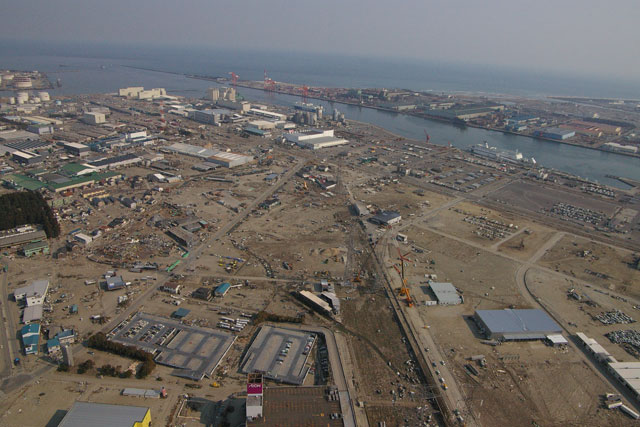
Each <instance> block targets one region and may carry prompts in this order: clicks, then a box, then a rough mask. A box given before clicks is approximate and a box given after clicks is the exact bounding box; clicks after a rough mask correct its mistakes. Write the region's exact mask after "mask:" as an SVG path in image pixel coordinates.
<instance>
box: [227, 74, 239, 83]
mask: <svg viewBox="0 0 640 427" xmlns="http://www.w3.org/2000/svg"><path fill="white" fill-rule="evenodd" d="M229 74H231V84H232V85H234V86H235V85H236V83H238V77H239V76H238V75H237V74H236V73H234V72H233V71H232V72H230V73H229Z"/></svg>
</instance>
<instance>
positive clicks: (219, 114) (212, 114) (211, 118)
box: [189, 108, 233, 125]
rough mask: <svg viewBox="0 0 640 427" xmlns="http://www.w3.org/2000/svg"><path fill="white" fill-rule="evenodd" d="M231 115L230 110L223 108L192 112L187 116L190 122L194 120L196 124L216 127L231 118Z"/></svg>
mask: <svg viewBox="0 0 640 427" xmlns="http://www.w3.org/2000/svg"><path fill="white" fill-rule="evenodd" d="M232 115H233V113H232V112H231V110H227V109H224V108H215V109H207V110H194V111H192V112H191V113H190V114H189V118H190V119H191V120H195V121H196V122H198V123H205V124H208V125H217V124H218V123H222V122H223V121H225V120H227V119H228V118H229V117H231V116H232Z"/></svg>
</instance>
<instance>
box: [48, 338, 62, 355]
mask: <svg viewBox="0 0 640 427" xmlns="http://www.w3.org/2000/svg"><path fill="white" fill-rule="evenodd" d="M56 351H60V340H58V338H51V339H50V340H47V353H49V354H51V353H55V352H56Z"/></svg>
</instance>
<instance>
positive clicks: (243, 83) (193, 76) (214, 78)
mask: <svg viewBox="0 0 640 427" xmlns="http://www.w3.org/2000/svg"><path fill="white" fill-rule="evenodd" d="M124 67H127V68H133V69H138V70H144V71H153V72H158V73H166V74H173V75H178V76H184V77H187V78H191V79H196V80H204V81H212V82H215V83H218V84H231V81H230V80H229V79H228V78H227V77H221V76H203V75H198V74H188V73H180V72H175V71H163V70H157V69H153V68H145V67H135V66H130V65H125V66H124ZM251 83H256V85H252V84H251ZM284 84H286V85H290V87H291V88H292V89H294V88H296V89H300V90H302V87H301V86H299V85H296V84H293V83H284ZM235 86H236V87H242V88H246V89H253V90H261V91H263V92H273V93H278V94H281V95H289V96H297V97H299V98H303V96H302V95H301V94H299V93H296V92H294V91H286V90H282V89H265V88H264V87H262V86H261V82H257V81H256V82H254V81H239V82H237V83H236V84H235ZM306 98H307V99H317V100H319V101H324V102H329V103H336V104H342V105H350V106H353V107H360V108H369V109H372V110H378V111H384V112H386V113H395V114H402V115H407V116H412V117H418V118H421V119H426V120H433V121H438V122H441V123H448V124H451V125H452V126H466V127H471V128H475V129H482V130H486V131H490V132H500V133H502V134H505V135H515V136H522V137H526V138H530V139H536V140H541V141H548V142H555V143H558V144H566V145H572V146H574V147H581V148H586V149H589V150H594V151H600V152H604V153H613V154H619V155H621V156H626V157H631V158H638V159H640V153H638V154H632V153H625V152H618V151H611V150H605V149H603V148H601V147H592V146H589V145H584V144H580V143H577V142H572V141H568V140H562V141H560V140H557V139H552V138H545V137H540V136H533V135H528V134H524V133H518V132H513V131H509V130H506V129H495V128H491V127H486V126H480V125H476V124H470V123H467V122H465V123H464V124H460V125H458V124H456V123H455V121H454V120H451V119H447V118H443V117H438V116H431V115H428V114H416V113H411V112H403V111H397V110H393V109H390V108H384V107H380V106H376V105H363V104H359V103H357V102H349V101H344V100H335V99H332V98H327V97H322V96H317V95H307V96H306ZM548 98H552V99H554V98H558V97H554V96H548Z"/></svg>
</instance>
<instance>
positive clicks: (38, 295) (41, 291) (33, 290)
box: [13, 279, 49, 307]
mask: <svg viewBox="0 0 640 427" xmlns="http://www.w3.org/2000/svg"><path fill="white" fill-rule="evenodd" d="M48 289H49V281H48V280H46V279H44V280H35V281H34V282H33V283H31V284H30V285H29V286H23V287H22V288H17V289H16V290H15V291H13V297H14V299H15V300H16V301H18V302H19V301H24V302H25V304H26V305H27V307H29V306H32V305H41V304H43V303H44V298H45V296H46V295H47V290H48Z"/></svg>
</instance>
